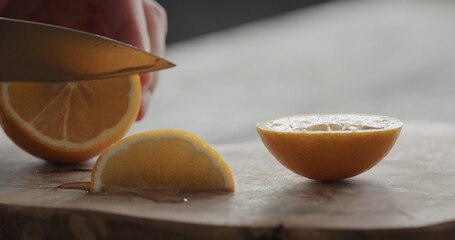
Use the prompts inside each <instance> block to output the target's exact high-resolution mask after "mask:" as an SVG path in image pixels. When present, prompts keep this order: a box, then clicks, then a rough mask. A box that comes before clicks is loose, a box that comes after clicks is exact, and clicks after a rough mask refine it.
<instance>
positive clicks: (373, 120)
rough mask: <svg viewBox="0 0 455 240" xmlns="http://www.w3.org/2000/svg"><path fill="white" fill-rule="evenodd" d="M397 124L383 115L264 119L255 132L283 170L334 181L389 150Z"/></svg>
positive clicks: (366, 166)
mask: <svg viewBox="0 0 455 240" xmlns="http://www.w3.org/2000/svg"><path fill="white" fill-rule="evenodd" d="M402 125H403V124H402V122H401V121H400V120H398V119H395V118H391V117H386V116H377V115H367V114H313V115H292V116H284V117H279V118H274V119H270V120H266V121H263V122H260V123H258V124H257V125H256V129H257V131H258V133H259V135H260V137H261V139H262V141H263V143H264V145H265V146H266V147H267V149H268V150H269V151H270V153H272V155H273V156H275V158H276V159H277V160H278V161H279V162H280V163H281V164H283V165H284V166H285V167H287V168H288V169H290V170H292V171H294V172H295V173H297V174H300V175H302V176H305V177H307V178H311V179H315V180H339V179H344V178H349V177H353V176H356V175H358V174H360V173H362V172H364V171H366V170H368V169H370V168H371V167H373V166H374V165H376V164H377V163H378V162H379V161H380V160H381V159H382V158H384V157H385V156H386V155H387V153H388V152H389V151H390V149H392V147H393V145H394V144H395V141H396V139H397V138H398V135H399V134H400V131H401V127H402Z"/></svg>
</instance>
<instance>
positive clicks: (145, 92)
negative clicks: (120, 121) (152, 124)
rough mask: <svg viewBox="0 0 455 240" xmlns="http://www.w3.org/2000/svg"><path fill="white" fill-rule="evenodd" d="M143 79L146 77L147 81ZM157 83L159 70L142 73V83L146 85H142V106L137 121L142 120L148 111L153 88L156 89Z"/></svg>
mask: <svg viewBox="0 0 455 240" xmlns="http://www.w3.org/2000/svg"><path fill="white" fill-rule="evenodd" d="M144 75H145V76H144ZM143 79H146V81H142V80H143ZM149 79H150V80H149ZM157 83H158V73H157V72H153V73H147V74H141V84H145V85H142V91H141V94H142V96H141V106H140V108H139V113H138V115H137V119H136V120H137V121H139V120H141V119H142V118H143V117H144V115H145V113H146V112H147V110H148V105H149V102H150V96H151V94H152V93H153V90H154V89H155V87H156V85H157Z"/></svg>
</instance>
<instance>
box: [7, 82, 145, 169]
mask: <svg viewBox="0 0 455 240" xmlns="http://www.w3.org/2000/svg"><path fill="white" fill-rule="evenodd" d="M140 93H141V84H140V81H139V76H138V75H134V76H129V77H122V78H115V79H106V80H92V81H84V82H72V83H1V84H0V120H1V125H2V127H3V130H4V131H5V133H6V134H7V135H8V136H9V137H10V138H11V139H12V140H13V141H14V142H15V143H16V144H17V145H18V146H20V147H21V148H23V149H24V150H26V151H27V152H29V153H31V154H33V155H35V156H37V157H40V158H42V159H45V160H49V161H54V162H80V161H84V160H87V159H89V158H90V157H93V156H95V155H97V154H99V153H100V152H102V151H103V150H104V149H105V148H106V147H108V146H109V145H110V144H112V143H114V142H115V141H117V140H119V139H120V138H122V137H123V136H124V135H125V134H126V132H127V131H128V129H129V128H130V126H131V124H132V123H133V122H134V120H135V118H136V115H137V112H138V109H139V103H140V97H141V95H140Z"/></svg>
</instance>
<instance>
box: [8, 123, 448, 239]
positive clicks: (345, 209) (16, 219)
mask: <svg viewBox="0 0 455 240" xmlns="http://www.w3.org/2000/svg"><path fill="white" fill-rule="evenodd" d="M214 148H215V149H216V150H217V151H218V152H219V153H220V155H221V156H222V157H223V158H224V159H225V161H226V162H227V163H228V165H229V166H230V168H231V170H232V173H233V176H234V180H235V184H236V191H235V193H230V194H223V195H219V194H218V195H207V194H200V195H192V196H189V197H188V202H185V203H157V202H154V201H151V200H148V199H144V198H140V197H134V196H106V195H89V194H87V193H86V192H84V191H81V190H71V189H60V188H57V186H59V185H61V184H63V183H68V182H76V181H89V178H90V170H91V167H92V165H93V163H94V160H92V161H89V162H86V163H84V164H76V165H55V164H50V163H46V162H44V161H41V160H39V159H36V158H34V157H32V156H30V155H28V154H27V153H24V152H23V151H21V150H20V149H19V148H17V147H16V146H15V145H14V144H12V143H11V142H10V141H9V140H8V139H7V138H6V137H5V136H2V137H0V151H1V157H0V239H141V238H146V239H174V238H183V239H209V238H216V239H455V126H453V125H447V124H438V123H421V124H419V123H412V124H405V126H404V129H403V132H402V135H401V136H400V138H399V140H398V142H397V144H396V145H395V147H394V149H393V150H392V152H391V153H390V154H389V155H388V156H387V157H386V158H385V159H384V160H383V161H382V162H381V163H379V165H377V166H376V167H374V168H373V169H371V170H370V171H368V172H366V173H364V174H362V175H360V176H357V177H354V178H352V179H349V180H344V181H338V182H325V183H323V182H316V181H312V180H308V179H305V178H303V177H300V176H297V175H295V174H294V173H292V172H290V171H289V170H287V169H286V168H284V167H282V166H281V165H280V164H279V163H278V162H277V161H276V160H275V159H274V158H273V157H272V156H271V155H270V154H269V153H268V152H267V150H266V149H265V147H263V145H262V144H261V143H260V142H255V143H244V144H235V145H218V146H216V145H215V146H214Z"/></svg>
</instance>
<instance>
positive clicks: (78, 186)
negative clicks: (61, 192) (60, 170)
mask: <svg viewBox="0 0 455 240" xmlns="http://www.w3.org/2000/svg"><path fill="white" fill-rule="evenodd" d="M57 188H61V189H75V190H83V191H86V192H88V190H89V189H90V182H70V183H64V184H62V185H60V186H58V187H57Z"/></svg>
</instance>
